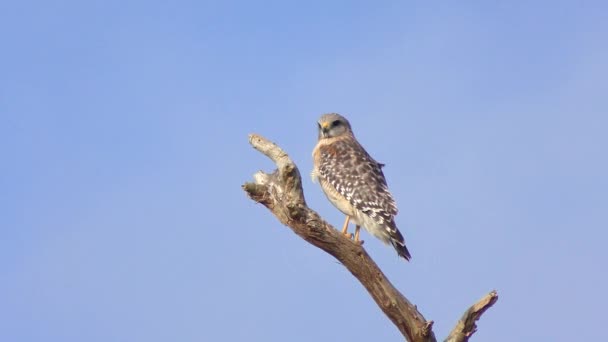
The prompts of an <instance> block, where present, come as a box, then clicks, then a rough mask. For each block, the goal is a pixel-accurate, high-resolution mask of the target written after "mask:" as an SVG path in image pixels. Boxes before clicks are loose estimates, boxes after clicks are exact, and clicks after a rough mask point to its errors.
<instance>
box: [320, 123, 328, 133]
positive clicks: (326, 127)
mask: <svg viewBox="0 0 608 342" xmlns="http://www.w3.org/2000/svg"><path fill="white" fill-rule="evenodd" d="M329 125H330V123H329V122H327V121H324V122H321V130H323V132H327V131H328V130H329Z"/></svg>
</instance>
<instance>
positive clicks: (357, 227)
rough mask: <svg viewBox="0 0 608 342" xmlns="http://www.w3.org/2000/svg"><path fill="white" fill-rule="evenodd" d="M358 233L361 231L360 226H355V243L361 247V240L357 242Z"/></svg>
mask: <svg viewBox="0 0 608 342" xmlns="http://www.w3.org/2000/svg"><path fill="white" fill-rule="evenodd" d="M359 231H361V226H360V225H357V226H356V227H355V243H357V244H359V245H362V244H363V242H364V241H363V240H359Z"/></svg>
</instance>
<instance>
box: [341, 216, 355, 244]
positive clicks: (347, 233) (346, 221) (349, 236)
mask: <svg viewBox="0 0 608 342" xmlns="http://www.w3.org/2000/svg"><path fill="white" fill-rule="evenodd" d="M349 221H350V216H348V215H346V219H345V220H344V226H342V234H344V235H346V236H347V237H348V238H349V239H350V238H352V237H353V235H352V234H350V233H349V232H348V222H349Z"/></svg>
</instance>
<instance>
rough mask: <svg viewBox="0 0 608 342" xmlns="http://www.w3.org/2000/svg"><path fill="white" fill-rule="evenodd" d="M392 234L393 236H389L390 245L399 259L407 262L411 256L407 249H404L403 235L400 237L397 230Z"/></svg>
mask: <svg viewBox="0 0 608 342" xmlns="http://www.w3.org/2000/svg"><path fill="white" fill-rule="evenodd" d="M392 233H393V234H391V236H390V238H391V245H393V248H395V250H396V251H397V254H398V255H399V256H400V257H402V258H403V259H405V260H407V261H410V259H411V258H412V255H411V254H410V251H408V250H407V247H405V240H404V239H403V235H401V232H400V231H399V230H398V229H395V231H394V232H392Z"/></svg>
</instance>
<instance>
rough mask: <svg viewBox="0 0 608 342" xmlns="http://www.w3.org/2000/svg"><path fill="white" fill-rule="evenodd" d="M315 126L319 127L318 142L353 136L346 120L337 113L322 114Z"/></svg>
mask: <svg viewBox="0 0 608 342" xmlns="http://www.w3.org/2000/svg"><path fill="white" fill-rule="evenodd" d="M317 124H318V125H319V140H320V139H324V138H333V137H337V136H340V135H343V134H353V132H352V130H351V128H350V123H349V122H348V120H346V118H345V117H343V116H342V115H340V114H337V113H330V114H323V115H322V116H321V118H320V119H319V121H318V122H317Z"/></svg>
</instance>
